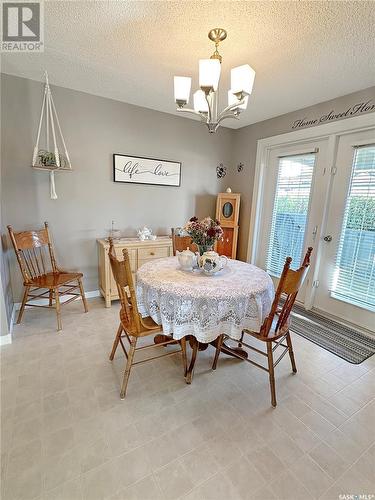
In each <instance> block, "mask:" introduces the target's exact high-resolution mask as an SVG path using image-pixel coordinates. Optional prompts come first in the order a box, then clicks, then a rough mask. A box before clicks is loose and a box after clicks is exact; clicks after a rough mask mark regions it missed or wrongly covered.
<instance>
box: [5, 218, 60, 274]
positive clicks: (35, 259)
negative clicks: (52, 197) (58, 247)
mask: <svg viewBox="0 0 375 500" xmlns="http://www.w3.org/2000/svg"><path fill="white" fill-rule="evenodd" d="M8 231H9V236H10V239H11V242H12V245H13V247H14V251H15V253H16V257H17V261H18V264H19V267H20V270H21V273H22V276H23V280H24V283H25V284H30V283H32V281H33V280H35V279H36V278H39V277H42V276H45V275H47V273H48V272H53V273H57V272H58V268H57V265H56V260H55V256H54V251H53V246H52V242H51V239H50V235H49V232H48V223H47V222H45V223H44V229H40V230H33V231H21V232H19V233H15V232H14V231H13V229H12V227H11V226H8Z"/></svg>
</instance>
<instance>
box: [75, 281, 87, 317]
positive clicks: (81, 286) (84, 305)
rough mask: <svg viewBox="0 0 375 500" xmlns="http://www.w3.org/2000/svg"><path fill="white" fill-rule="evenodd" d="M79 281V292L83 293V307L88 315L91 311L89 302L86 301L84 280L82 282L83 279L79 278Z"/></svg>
mask: <svg viewBox="0 0 375 500" xmlns="http://www.w3.org/2000/svg"><path fill="white" fill-rule="evenodd" d="M77 281H78V285H79V290H80V292H81V297H82V302H83V307H84V309H85V312H86V313H87V312H88V310H89V309H88V307H87V300H86V297H85V291H84V289H83V285H82V280H81V278H78V280H77Z"/></svg>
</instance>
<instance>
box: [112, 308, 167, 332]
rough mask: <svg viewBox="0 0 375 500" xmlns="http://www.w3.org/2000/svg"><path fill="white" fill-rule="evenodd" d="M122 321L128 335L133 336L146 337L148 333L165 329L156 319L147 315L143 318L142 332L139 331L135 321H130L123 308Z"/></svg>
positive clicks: (121, 312)
mask: <svg viewBox="0 0 375 500" xmlns="http://www.w3.org/2000/svg"><path fill="white" fill-rule="evenodd" d="M120 321H121V324H122V326H123V328H124V330H126V332H127V333H128V335H131V336H133V337H145V336H146V335H151V334H152V333H157V332H161V331H163V328H162V326H160V325H158V324H157V323H155V321H154V320H153V319H152V318H151V317H150V316H146V317H145V318H142V323H141V332H140V333H137V327H136V325H135V323H134V321H132V320H131V321H129V319H128V316H127V314H126V312H125V311H124V309H123V308H121V310H120Z"/></svg>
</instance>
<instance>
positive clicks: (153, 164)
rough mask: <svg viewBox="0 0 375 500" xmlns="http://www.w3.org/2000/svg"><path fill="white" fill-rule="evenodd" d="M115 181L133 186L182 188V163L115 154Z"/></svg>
mask: <svg viewBox="0 0 375 500" xmlns="http://www.w3.org/2000/svg"><path fill="white" fill-rule="evenodd" d="M113 180H114V181H115V182H128V183H129V182H130V183H132V184H153V185H158V186H180V184H181V163H180V162H177V161H168V160H157V159H155V158H144V157H142V156H129V155H120V154H114V155H113Z"/></svg>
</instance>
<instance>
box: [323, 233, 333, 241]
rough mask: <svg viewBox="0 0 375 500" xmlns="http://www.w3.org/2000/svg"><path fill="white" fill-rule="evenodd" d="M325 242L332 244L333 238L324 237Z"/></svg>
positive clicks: (328, 235) (329, 236)
mask: <svg viewBox="0 0 375 500" xmlns="http://www.w3.org/2000/svg"><path fill="white" fill-rule="evenodd" d="M323 240H324V241H326V242H327V243H330V242H331V241H332V236H331V235H330V234H327V236H324V238H323Z"/></svg>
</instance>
